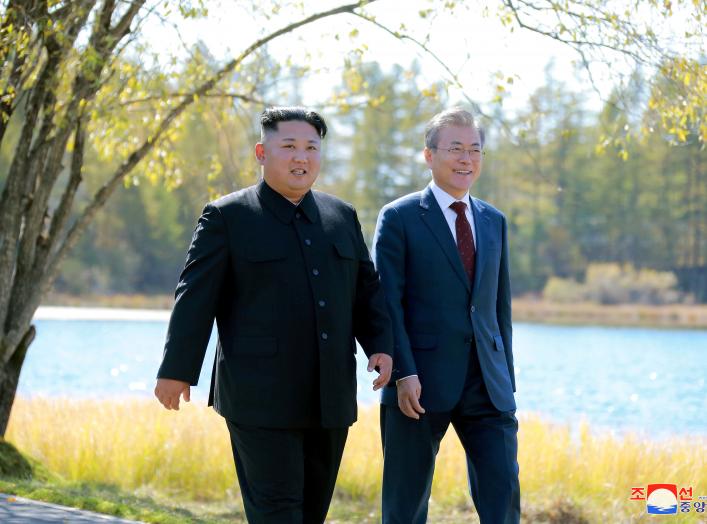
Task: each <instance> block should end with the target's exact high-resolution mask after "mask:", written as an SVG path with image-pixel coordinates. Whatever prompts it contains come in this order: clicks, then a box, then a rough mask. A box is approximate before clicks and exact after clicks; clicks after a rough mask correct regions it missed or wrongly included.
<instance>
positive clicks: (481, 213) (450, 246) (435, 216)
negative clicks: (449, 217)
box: [420, 185, 489, 291]
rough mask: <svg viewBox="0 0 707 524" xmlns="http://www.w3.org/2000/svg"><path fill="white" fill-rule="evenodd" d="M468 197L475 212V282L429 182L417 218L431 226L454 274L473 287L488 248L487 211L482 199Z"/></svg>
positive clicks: (481, 268) (421, 196) (477, 284)
mask: <svg viewBox="0 0 707 524" xmlns="http://www.w3.org/2000/svg"><path fill="white" fill-rule="evenodd" d="M469 200H470V204H471V207H470V209H471V212H472V214H473V216H474V226H475V227H474V229H475V232H476V238H475V239H474V240H475V244H476V263H475V271H474V282H471V283H470V282H469V278H468V277H467V275H466V272H465V271H464V266H463V265H462V262H461V258H459V251H458V249H457V246H456V244H455V243H454V237H453V236H452V233H451V231H449V226H448V225H447V221H446V219H445V218H444V215H443V214H442V210H441V209H440V207H439V204H438V203H437V199H436V198H435V196H434V193H432V188H431V187H430V186H429V185H428V186H427V187H426V188H425V189H424V190H423V191H422V192H421V193H420V218H422V220H423V222H425V224H427V226H428V227H429V228H430V229H431V230H432V233H433V234H434V236H435V238H436V239H437V242H438V243H439V245H440V247H441V248H442V251H443V252H444V254H445V255H446V256H447V258H448V259H449V262H450V264H451V265H452V267H453V268H454V271H455V272H456V273H457V276H459V278H460V279H461V281H462V282H464V285H465V286H466V287H467V289H468V290H469V291H472V290H473V289H478V286H479V285H480V280H481V273H482V272H483V267H484V263H485V262H486V255H487V251H488V249H487V247H486V246H487V242H488V240H489V237H488V231H489V214H488V209H487V207H486V205H485V204H484V203H483V202H482V201H481V200H479V199H478V198H474V197H472V196H469Z"/></svg>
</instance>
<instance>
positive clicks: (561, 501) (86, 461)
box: [7, 398, 707, 522]
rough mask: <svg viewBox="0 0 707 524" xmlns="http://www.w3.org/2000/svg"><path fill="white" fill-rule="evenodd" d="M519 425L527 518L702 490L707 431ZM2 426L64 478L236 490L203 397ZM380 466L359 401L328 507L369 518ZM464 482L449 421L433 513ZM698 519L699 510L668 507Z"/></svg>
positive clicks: (618, 509) (370, 413)
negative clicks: (647, 490) (672, 488)
mask: <svg viewBox="0 0 707 524" xmlns="http://www.w3.org/2000/svg"><path fill="white" fill-rule="evenodd" d="M520 428H521V429H520V435H519V437H520V456H519V463H520V471H521V486H522V492H523V508H524V514H525V515H526V518H525V519H524V520H527V521H528V522H642V521H644V520H646V517H647V515H645V506H644V505H643V504H642V503H640V502H633V501H629V500H628V498H629V496H630V487H632V486H645V485H647V484H649V483H657V482H666V483H677V484H678V485H691V486H693V488H694V494H695V496H699V495H707V465H706V464H705V456H707V442H706V441H705V440H704V439H702V440H699V439H697V440H696V439H687V438H681V439H675V440H672V441H660V442H646V441H639V440H636V438H635V437H631V436H628V437H624V438H616V437H612V436H609V435H605V434H599V435H597V434H593V433H592V432H591V431H590V429H589V428H588V427H586V426H583V427H582V428H580V430H579V431H577V432H575V434H572V432H571V431H570V429H569V428H567V427H564V426H556V425H552V424H548V423H547V422H545V421H543V420H542V419H541V418H539V417H537V416H524V417H521V420H520ZM7 438H8V440H10V441H12V442H14V443H15V444H16V445H17V446H18V447H19V448H20V449H21V450H22V451H24V452H25V453H27V454H29V455H32V456H34V457H36V458H37V459H39V460H40V461H42V462H43V463H44V464H45V465H46V466H47V467H48V468H49V469H50V470H52V471H54V472H56V473H59V474H60V475H62V476H63V477H64V478H66V479H67V480H72V481H85V482H97V483H99V482H100V483H109V484H114V485H116V486H120V487H121V488H124V489H128V490H137V489H139V488H145V487H148V488H149V489H153V490H156V491H158V492H160V493H165V494H168V495H170V496H178V497H183V498H185V499H189V500H200V501H224V500H233V499H234V498H237V495H238V488H237V484H236V481H235V473H234V468H233V459H232V456H231V449H230V445H229V439H228V431H227V429H226V427H225V424H224V423H223V420H222V419H221V417H220V416H218V415H217V414H215V413H214V412H213V411H212V410H210V409H208V408H206V407H203V406H197V405H192V404H187V405H186V406H184V407H183V408H182V410H180V411H179V412H168V411H166V410H164V409H161V408H160V406H159V405H158V404H157V402H156V401H155V402H151V401H147V400H134V399H131V400H115V401H100V402H97V401H85V400H62V399H41V398H35V399H31V400H28V399H23V398H18V399H17V401H16V403H15V406H14V408H13V413H12V417H11V420H10V427H9V430H8V434H7ZM381 471H382V455H381V451H380V434H379V430H378V409H377V408H375V407H374V408H367V409H363V410H362V412H361V414H360V420H359V422H358V423H357V424H356V425H355V426H354V427H353V428H352V430H351V432H350V437H349V441H348V443H347V447H346V452H345V455H344V460H343V463H342V466H341V471H340V473H339V479H338V489H337V493H338V496H337V501H338V502H336V501H335V503H334V507H333V511H334V513H340V512H341V508H339V510H337V505H340V504H343V502H342V501H349V503H350V504H351V505H352V506H356V507H364V508H370V511H372V512H373V513H372V514H371V515H373V516H372V517H371V518H372V519H373V520H372V521H375V514H376V512H377V507H378V500H379V496H380V495H379V494H380V488H381ZM466 482H467V481H466V471H465V461H464V459H463V452H462V449H461V446H460V445H459V442H458V440H457V438H456V436H454V434H453V432H451V431H450V433H449V434H448V436H447V437H446V438H445V440H444V442H443V445H442V449H441V451H440V455H439V457H438V460H437V468H436V473H435V480H434V486H433V494H432V503H431V515H433V516H434V515H436V516H437V517H435V520H434V521H435V522H437V521H438V522H455V521H458V522H462V521H468V518H469V514H470V512H471V509H470V507H471V506H470V500H469V496H468V494H467V492H466ZM445 515H448V516H449V518H450V519H451V520H447V518H446V517H444V516H445ZM454 515H457V516H459V518H458V519H457V517H454ZM702 515H704V514H702ZM531 517H532V518H531ZM568 519H569V520H568ZM431 521H432V517H431ZM646 521H647V520H646ZM698 521H699V519H698V514H696V513H691V514H688V515H684V516H683V515H678V516H677V518H675V517H673V518H672V522H698Z"/></svg>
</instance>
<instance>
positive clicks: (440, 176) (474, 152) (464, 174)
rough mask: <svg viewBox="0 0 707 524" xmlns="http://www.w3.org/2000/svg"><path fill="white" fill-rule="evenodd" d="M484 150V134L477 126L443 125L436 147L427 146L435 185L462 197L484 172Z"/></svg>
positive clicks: (427, 156)
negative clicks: (482, 151) (482, 138)
mask: <svg viewBox="0 0 707 524" xmlns="http://www.w3.org/2000/svg"><path fill="white" fill-rule="evenodd" d="M450 149H457V150H459V152H454V151H451V152H450V151H449V150H450ZM481 149H482V144H481V135H480V133H479V130H478V129H476V128H475V127H462V126H447V127H443V128H441V129H440V130H439V134H438V136H437V144H436V146H435V147H433V148H425V160H426V161H427V165H428V166H429V168H430V169H431V170H432V178H433V179H434V181H435V184H437V186H439V187H440V188H441V189H442V190H444V191H445V192H447V193H449V194H450V195H452V196H453V197H454V198H456V199H460V198H462V197H463V196H464V194H465V193H466V192H467V191H468V190H469V188H470V187H471V185H472V184H473V183H474V182H476V180H477V179H478V178H479V175H480V174H481V164H482V155H481Z"/></svg>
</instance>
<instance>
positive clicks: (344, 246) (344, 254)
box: [334, 240, 356, 260]
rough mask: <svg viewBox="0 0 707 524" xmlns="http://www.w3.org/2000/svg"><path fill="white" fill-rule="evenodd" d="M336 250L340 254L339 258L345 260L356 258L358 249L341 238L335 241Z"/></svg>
mask: <svg viewBox="0 0 707 524" xmlns="http://www.w3.org/2000/svg"><path fill="white" fill-rule="evenodd" d="M334 251H336V254H337V255H339V258H343V259H344V260H356V251H355V250H354V247H353V245H351V243H350V242H346V241H343V240H339V241H336V242H334Z"/></svg>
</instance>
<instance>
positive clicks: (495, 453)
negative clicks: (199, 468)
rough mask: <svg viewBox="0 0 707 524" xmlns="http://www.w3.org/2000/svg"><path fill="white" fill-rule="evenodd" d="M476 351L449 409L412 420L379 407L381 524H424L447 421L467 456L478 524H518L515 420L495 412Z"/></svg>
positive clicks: (396, 410)
mask: <svg viewBox="0 0 707 524" xmlns="http://www.w3.org/2000/svg"><path fill="white" fill-rule="evenodd" d="M475 349H476V348H475V347H474V346H472V350H473V351H472V355H471V358H470V362H469V369H468V374H467V380H466V384H465V387H464V393H463V395H462V398H461V399H460V401H459V403H458V404H457V405H456V406H455V407H454V408H453V409H452V410H451V411H446V412H442V413H434V412H429V411H428V412H427V413H425V414H422V415H420V419H419V420H415V419H412V418H409V417H407V416H406V415H404V414H403V412H402V411H400V409H399V408H398V407H397V406H381V436H382V438H383V453H384V466H383V524H422V523H424V522H426V521H427V506H428V501H429V498H430V491H431V488H432V476H433V474H434V466H435V458H436V456H437V452H438V451H439V446H440V442H441V441H442V438H443V437H444V434H445V433H446V431H447V428H448V427H449V424H450V423H451V424H452V426H453V427H454V429H455V431H456V433H457V435H458V436H459V440H460V441H461V443H462V446H463V447H464V451H465V452H466V461H467V469H468V474H469V490H470V492H471V497H472V499H473V501H474V506H475V507H476V511H477V513H478V514H479V518H480V520H481V522H482V524H510V523H513V524H515V523H518V522H519V521H520V484H519V482H518V459H517V455H518V440H517V433H518V421H517V420H516V417H515V410H513V411H505V412H504V411H498V410H497V409H496V408H495V407H494V405H493V404H492V403H491V400H490V398H489V396H488V392H487V391H486V386H485V385H484V382H483V378H482V377H481V370H480V368H479V363H478V358H477V356H476V351H475ZM423 387H424V386H423ZM423 407H424V406H423Z"/></svg>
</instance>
